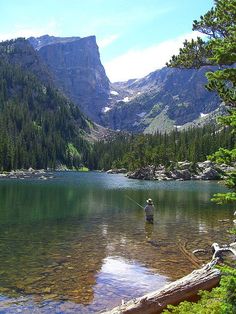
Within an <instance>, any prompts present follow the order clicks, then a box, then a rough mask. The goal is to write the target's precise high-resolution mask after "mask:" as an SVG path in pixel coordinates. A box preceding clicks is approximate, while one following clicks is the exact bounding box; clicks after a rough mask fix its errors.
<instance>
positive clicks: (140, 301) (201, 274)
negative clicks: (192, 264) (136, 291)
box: [103, 259, 220, 314]
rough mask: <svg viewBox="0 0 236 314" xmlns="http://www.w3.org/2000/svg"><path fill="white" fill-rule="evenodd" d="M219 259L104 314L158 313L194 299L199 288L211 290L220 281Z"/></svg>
mask: <svg viewBox="0 0 236 314" xmlns="http://www.w3.org/2000/svg"><path fill="white" fill-rule="evenodd" d="M217 260H218V259H215V260H213V261H212V262H210V263H208V264H207V265H205V266H204V267H202V268H200V269H197V270H194V271H193V272H192V273H190V274H189V275H187V276H185V277H183V278H181V279H179V280H177V281H174V282H172V283H170V284H168V285H166V286H165V287H163V288H161V289H159V290H157V291H154V292H151V293H148V294H146V295H144V296H142V297H139V298H136V299H132V300H130V301H128V302H126V303H122V304H121V305H120V306H117V307H115V308H114V309H112V310H110V311H107V312H104V313H103V314H143V313H145V314H157V313H161V312H162V311H163V309H164V308H166V307H167V305H168V304H172V305H177V304H179V303H180V302H182V301H185V300H193V299H194V298H196V297H197V294H198V292H199V290H211V289H212V288H214V287H216V286H217V285H218V283H219V281H220V271H219V270H218V269H215V268H213V266H214V265H215V264H216V263H217Z"/></svg>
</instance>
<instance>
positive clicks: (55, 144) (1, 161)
mask: <svg viewBox="0 0 236 314" xmlns="http://www.w3.org/2000/svg"><path fill="white" fill-rule="evenodd" d="M32 51H33V53H31V52H32ZM32 51H31V49H30V48H29V44H28V42H27V41H25V40H24V39H18V40H15V41H7V42H3V43H1V44H0V54H1V59H0V169H1V170H10V169H19V168H28V167H33V168H45V169H46V168H55V167H56V166H57V165H58V164H65V165H67V166H68V167H73V166H74V167H78V166H79V165H80V164H81V163H83V162H84V160H85V159H86V158H85V155H87V152H88V150H89V144H88V143H87V142H86V141H85V140H84V139H83V134H85V132H86V131H87V132H89V122H88V121H87V120H86V119H85V118H84V117H83V115H82V114H81V112H80V110H79V109H78V107H77V106H75V105H74V104H72V103H71V102H70V101H68V100H67V99H66V98H65V97H64V96H63V95H61V94H60V93H59V92H58V91H57V90H56V89H54V88H53V86H52V85H51V84H49V82H50V79H49V75H48V73H47V71H46V70H45V71H44V66H43V65H41V64H40V60H39V59H38V58H37V56H36V55H35V54H34V50H33V49H32ZM26 52H27V53H26ZM19 60H20V61H19ZM31 65H32V67H31ZM27 69H28V70H27ZM29 70H30V71H29ZM36 73H37V74H38V77H36V75H35V74H36ZM45 78H46V79H45ZM44 82H45V83H44Z"/></svg>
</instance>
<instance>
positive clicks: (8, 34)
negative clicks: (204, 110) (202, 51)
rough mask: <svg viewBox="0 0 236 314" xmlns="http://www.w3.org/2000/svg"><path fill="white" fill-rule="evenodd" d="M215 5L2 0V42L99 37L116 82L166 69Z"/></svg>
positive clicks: (176, 0)
mask: <svg viewBox="0 0 236 314" xmlns="http://www.w3.org/2000/svg"><path fill="white" fill-rule="evenodd" d="M213 4H214V1H213V0H0V12H1V18H0V40H5V39H10V38H16V37H19V36H24V37H29V36H41V35H44V34H49V35H54V36H80V37H84V36H89V35H95V36H96V37H97V43H98V46H99V50H100V55H101V60H102V63H103V65H104V67H105V70H106V72H107V75H108V77H109V78H110V80H111V81H118V80H127V79H130V78H139V77H142V76H144V75H147V74H148V73H149V72H151V71H154V70H156V69H158V68H161V67H163V66H164V65H165V62H166V61H168V60H169V59H170V57H171V56H172V55H173V54H174V53H177V52H178V47H179V46H180V45H181V43H182V42H183V40H184V39H185V38H192V37H194V36H196V35H197V34H193V33H192V21H193V20H194V19H198V18H199V17H200V15H203V14H204V13H206V12H207V11H208V10H209V9H210V8H211V7H212V6H213Z"/></svg>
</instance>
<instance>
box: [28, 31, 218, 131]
mask: <svg viewBox="0 0 236 314" xmlns="http://www.w3.org/2000/svg"><path fill="white" fill-rule="evenodd" d="M28 40H29V42H30V43H31V45H32V46H33V47H34V49H35V51H36V52H37V53H38V57H39V58H41V60H43V61H44V63H45V64H46V65H47V67H48V71H49V74H50V78H51V81H53V82H54V84H56V86H57V87H58V88H60V90H61V91H62V92H63V93H64V94H65V95H66V96H67V97H68V98H70V99H71V100H72V101H73V102H75V103H76V104H77V105H78V106H79V107H80V109H81V111H82V112H83V113H84V114H86V115H87V116H88V117H89V118H90V119H92V120H93V121H95V122H97V123H99V124H101V125H103V126H105V127H108V128H111V129H114V130H126V131H131V132H144V133H155V132H157V131H160V132H166V131H168V132H169V131H171V130H173V129H175V128H178V129H180V130H181V129H184V128H187V127H189V126H193V125H194V126H199V125H204V124H207V123H209V122H211V121H215V119H216V116H217V115H219V114H221V113H222V112H223V111H224V107H223V105H221V101H220V99H219V98H218V97H217V95H216V94H214V93H211V92H208V91H207V90H206V89H205V84H206V82H207V80H206V77H205V73H206V72H207V71H209V70H210V69H209V68H207V67H204V68H201V69H199V70H195V69H174V68H166V67H165V68H163V69H161V70H157V71H154V72H152V73H150V74H149V75H147V76H146V77H144V78H141V79H137V80H135V79H133V80H129V81H127V82H118V83H113V84H111V83H110V82H109V79H108V78H107V76H106V73H105V70H104V68H103V66H102V64H101V61H100V55H99V50H98V46H97V44H96V38H95V36H89V37H85V38H80V37H54V36H48V35H45V36H41V37H38V38H34V37H31V38H29V39H28ZM144 62H145V61H144Z"/></svg>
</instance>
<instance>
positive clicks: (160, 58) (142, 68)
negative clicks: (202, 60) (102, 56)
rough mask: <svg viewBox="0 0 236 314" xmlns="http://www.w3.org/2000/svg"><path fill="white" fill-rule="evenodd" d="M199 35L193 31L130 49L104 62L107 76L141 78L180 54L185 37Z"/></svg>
mask: <svg viewBox="0 0 236 314" xmlns="http://www.w3.org/2000/svg"><path fill="white" fill-rule="evenodd" d="M197 36H201V34H200V33H197V32H191V33H188V34H185V35H183V36H180V37H178V38H175V39H170V40H167V41H164V42H162V43H159V44H157V45H153V46H151V47H148V48H145V49H140V50H130V51H128V52H126V53H125V54H123V55H121V56H119V57H116V58H114V59H112V60H111V61H109V62H106V63H105V64H104V67H105V70H106V73H107V76H108V77H109V79H110V80H111V81H112V82H116V81H126V80H128V79H132V78H141V77H143V76H145V75H147V74H148V73H150V72H152V71H155V70H157V69H160V68H162V67H163V66H165V63H166V62H168V61H169V60H170V58H171V57H172V56H173V55H174V54H178V52H179V48H180V47H181V46H182V44H183V42H184V40H185V39H188V40H190V39H191V38H196V37H197Z"/></svg>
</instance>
